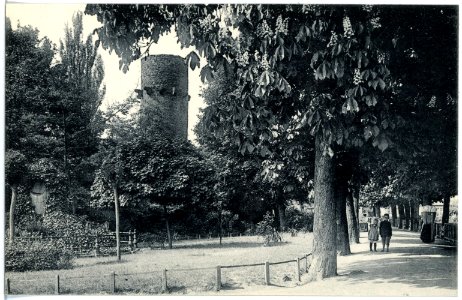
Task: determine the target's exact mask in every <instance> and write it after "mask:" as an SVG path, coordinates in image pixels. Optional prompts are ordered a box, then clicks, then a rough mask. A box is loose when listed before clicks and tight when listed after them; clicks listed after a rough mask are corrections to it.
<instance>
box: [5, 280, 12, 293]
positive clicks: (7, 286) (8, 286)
mask: <svg viewBox="0 0 462 300" xmlns="http://www.w3.org/2000/svg"><path fill="white" fill-rule="evenodd" d="M10 293H11V289H10V279H9V278H7V279H6V294H7V295H9V294H10Z"/></svg>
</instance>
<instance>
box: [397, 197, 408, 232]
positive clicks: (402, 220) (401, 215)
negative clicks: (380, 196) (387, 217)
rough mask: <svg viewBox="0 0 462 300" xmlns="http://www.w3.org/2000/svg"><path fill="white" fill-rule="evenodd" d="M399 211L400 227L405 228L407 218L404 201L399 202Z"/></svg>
mask: <svg viewBox="0 0 462 300" xmlns="http://www.w3.org/2000/svg"><path fill="white" fill-rule="evenodd" d="M398 213H399V224H398V228H399V229H403V228H404V220H405V219H406V215H405V213H404V205H403V204H402V203H400V204H398Z"/></svg>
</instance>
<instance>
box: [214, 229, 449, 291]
mask: <svg viewBox="0 0 462 300" xmlns="http://www.w3.org/2000/svg"><path fill="white" fill-rule="evenodd" d="M378 246H379V247H378V250H379V252H369V244H368V241H367V239H366V233H365V232H363V233H362V234H361V244H359V245H352V246H351V250H352V252H353V254H352V255H349V256H343V257H339V259H338V274H339V276H337V277H334V278H328V279H325V280H323V281H320V282H311V283H309V282H307V279H306V276H302V281H301V283H300V284H299V285H298V286H295V287H281V286H248V287H242V288H237V289H228V290H226V289H225V290H222V291H220V292H218V293H217V292H211V293H207V295H313V296H457V248H456V247H452V246H449V245H446V244H444V243H441V242H440V243H438V242H437V243H434V244H424V243H422V242H421V241H420V238H419V233H415V232H409V231H402V230H396V229H395V230H394V233H393V238H392V242H391V245H390V252H388V253H387V252H380V250H381V244H380V243H379V244H378Z"/></svg>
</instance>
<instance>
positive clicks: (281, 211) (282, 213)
mask: <svg viewBox="0 0 462 300" xmlns="http://www.w3.org/2000/svg"><path fill="white" fill-rule="evenodd" d="M277 208H278V215H279V230H280V231H281V232H282V231H285V230H286V210H285V207H284V206H283V205H282V204H280V203H279V204H277Z"/></svg>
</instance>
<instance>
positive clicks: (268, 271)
mask: <svg viewBox="0 0 462 300" xmlns="http://www.w3.org/2000/svg"><path fill="white" fill-rule="evenodd" d="M269 266H270V264H269V262H268V261H266V262H265V284H266V285H270V269H269Z"/></svg>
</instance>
